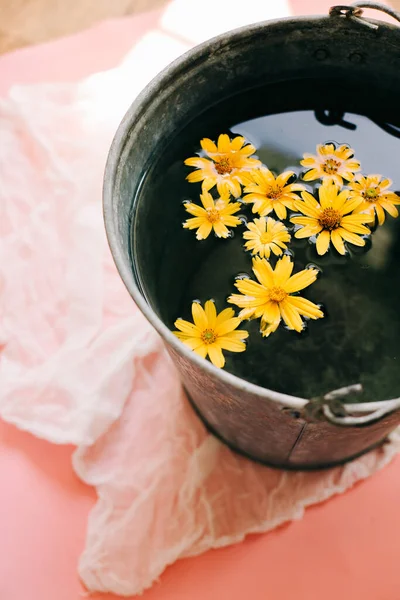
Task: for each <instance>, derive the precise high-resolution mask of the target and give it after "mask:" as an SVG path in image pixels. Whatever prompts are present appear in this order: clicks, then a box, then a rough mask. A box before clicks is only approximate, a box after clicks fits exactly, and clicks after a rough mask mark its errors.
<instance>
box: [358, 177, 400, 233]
mask: <svg viewBox="0 0 400 600" xmlns="http://www.w3.org/2000/svg"><path fill="white" fill-rule="evenodd" d="M391 185H392V181H391V180H390V179H383V178H382V176H381V175H368V176H367V177H363V176H362V175H358V176H356V177H355V179H354V181H353V182H352V183H351V184H350V188H351V190H350V197H351V198H359V199H360V201H361V204H360V208H359V210H360V211H365V212H369V213H370V214H372V215H373V217H374V219H373V221H375V213H376V216H377V217H378V223H379V225H383V223H384V222H385V210H386V212H388V213H389V215H391V216H392V217H395V218H396V217H398V216H399V211H398V210H397V208H396V207H395V204H400V197H399V196H398V195H397V194H395V192H392V191H391V190H389V189H388V188H390V186H391Z"/></svg>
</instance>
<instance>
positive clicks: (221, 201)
mask: <svg viewBox="0 0 400 600" xmlns="http://www.w3.org/2000/svg"><path fill="white" fill-rule="evenodd" d="M200 200H201V203H202V205H203V207H204V208H202V207H201V206H199V205H198V204H194V203H193V202H185V209H186V210H187V212H188V213H190V214H191V215H195V216H194V218H193V219H187V221H185V222H184V224H183V227H184V228H185V229H197V233H196V238H197V239H198V240H205V239H206V238H207V237H208V236H209V235H210V233H211V231H212V230H214V233H215V235H216V236H217V237H221V238H227V237H229V229H228V227H236V226H237V225H240V224H241V221H240V219H239V218H238V217H234V216H233V215H234V214H235V213H237V212H238V210H240V208H241V205H240V203H239V202H229V194H228V195H222V197H221V198H218V200H215V201H214V199H213V197H212V196H211V194H210V193H209V192H203V193H202V194H200Z"/></svg>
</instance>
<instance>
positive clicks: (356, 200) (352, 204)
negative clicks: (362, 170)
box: [335, 192, 363, 215]
mask: <svg viewBox="0 0 400 600" xmlns="http://www.w3.org/2000/svg"><path fill="white" fill-rule="evenodd" d="M342 193H343V192H342ZM339 195H340V194H339ZM362 201H363V198H362V196H353V197H352V198H350V199H349V200H347V202H345V203H344V204H343V205H342V207H338V208H339V209H340V212H341V213H342V215H347V214H349V213H351V212H353V210H354V209H355V208H357V207H358V206H359V205H360V204H361V202H362ZM335 208H336V207H335Z"/></svg>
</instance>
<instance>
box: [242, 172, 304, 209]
mask: <svg viewBox="0 0 400 600" xmlns="http://www.w3.org/2000/svg"><path fill="white" fill-rule="evenodd" d="M293 175H294V173H293V171H286V172H285V173H282V174H281V175H278V177H276V178H275V177H274V175H273V174H272V173H271V171H270V170H269V169H267V168H266V167H263V168H261V169H259V170H257V171H252V173H250V174H248V175H247V176H245V179H246V183H248V185H246V187H245V189H244V191H245V193H246V194H247V195H246V196H244V197H243V202H253V209H252V210H253V212H258V213H259V214H260V215H261V216H262V217H264V216H265V215H268V214H269V213H270V212H272V211H273V210H274V211H275V213H276V216H277V217H278V219H286V209H287V208H292V207H293V201H294V200H296V199H298V198H299V197H298V195H297V194H296V193H295V192H300V191H302V190H305V187H304V185H302V184H301V183H290V184H288V183H287V182H288V180H289V179H290V178H291V177H293Z"/></svg>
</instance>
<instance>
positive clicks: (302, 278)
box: [228, 256, 324, 337]
mask: <svg viewBox="0 0 400 600" xmlns="http://www.w3.org/2000/svg"><path fill="white" fill-rule="evenodd" d="M293 266H294V265H293V262H292V261H291V259H290V257H289V256H283V257H282V258H280V259H279V260H278V262H277V263H276V267H275V270H274V269H273V268H272V267H271V265H270V263H269V262H268V261H267V260H266V259H265V258H259V257H258V256H257V257H255V258H253V273H254V275H255V276H256V277H257V280H258V282H256V281H253V280H252V279H240V280H237V281H236V283H235V286H236V287H237V289H238V290H239V292H240V294H243V295H239V294H233V295H232V296H230V297H229V298H228V302H231V303H232V304H236V305H237V306H239V307H240V308H242V311H241V312H240V313H239V317H241V318H242V319H245V318H259V317H261V333H262V335H263V336H264V337H268V336H269V335H270V334H271V333H273V332H274V331H276V330H277V328H278V326H279V323H280V322H281V319H283V320H284V322H285V323H286V325H287V327H288V328H289V329H294V330H295V331H302V329H303V327H304V322H303V319H302V317H307V318H309V319H320V318H321V317H323V316H324V313H323V312H322V310H321V309H320V308H319V306H317V305H316V304H314V303H313V302H310V300H307V299H306V298H301V297H300V296H292V294H293V293H295V292H298V291H300V290H303V289H304V288H306V287H308V286H309V285H311V284H312V283H313V282H314V281H315V280H316V278H317V275H318V271H317V269H304V270H303V271H299V272H298V273H296V274H295V275H292V271H293Z"/></svg>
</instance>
